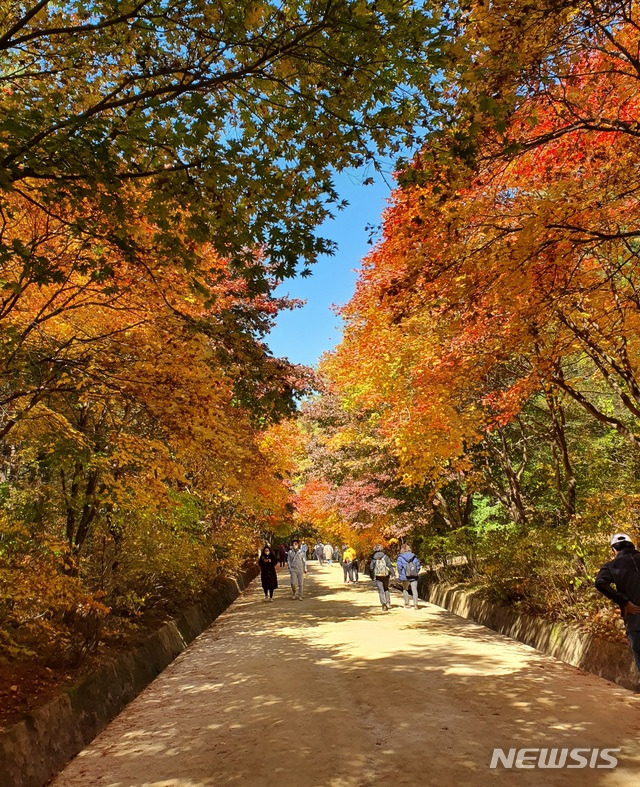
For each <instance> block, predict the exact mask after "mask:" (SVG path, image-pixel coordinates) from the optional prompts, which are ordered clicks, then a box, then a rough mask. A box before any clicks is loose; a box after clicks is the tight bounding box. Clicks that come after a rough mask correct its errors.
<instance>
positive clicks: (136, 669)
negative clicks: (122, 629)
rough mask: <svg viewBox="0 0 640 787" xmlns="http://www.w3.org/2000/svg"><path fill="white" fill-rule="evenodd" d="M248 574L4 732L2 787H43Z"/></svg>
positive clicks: (212, 616)
mask: <svg viewBox="0 0 640 787" xmlns="http://www.w3.org/2000/svg"><path fill="white" fill-rule="evenodd" d="M257 573H258V570H257V567H255V566H252V567H251V568H248V569H247V570H245V571H244V572H243V573H242V574H241V575H240V576H239V577H238V579H237V580H231V579H229V580H226V581H225V582H224V583H223V584H222V585H220V586H219V587H218V588H216V590H215V591H212V592H211V593H210V594H208V595H207V596H206V597H205V598H203V599H202V600H201V601H200V602H198V603H197V604H194V605H193V606H191V607H189V608H188V609H186V610H185V611H184V612H181V613H180V614H179V615H178V616H177V617H176V618H174V619H173V620H170V621H168V622H167V623H165V624H164V625H163V626H161V628H159V629H158V630H157V631H156V632H154V633H153V634H151V635H150V636H149V637H148V638H147V639H146V640H145V641H144V642H143V643H142V644H141V645H138V646H137V647H135V648H132V649H131V650H130V651H127V652H125V653H122V654H121V655H119V656H118V657H117V658H115V659H114V660H113V661H111V662H110V663H108V664H105V665H103V666H102V667H100V668H99V669H97V670H95V671H94V672H91V673H90V674H88V675H86V676H85V677H84V678H83V679H82V680H81V681H79V682H78V683H76V684H75V685H73V686H71V687H69V688H66V689H64V690H62V691H61V692H60V694H59V695H58V696H57V697H56V698H55V699H53V700H51V701H50V702H48V703H47V704H46V705H42V706H40V707H39V708H36V709H35V710H34V711H32V712H31V713H29V714H28V715H27V716H25V717H24V718H23V719H22V720H21V721H20V722H18V723H17V724H15V725H14V726H12V727H9V728H8V729H7V730H4V731H2V732H0V787H42V785H44V784H46V783H47V782H48V781H49V780H50V779H52V778H53V777H54V776H55V775H56V774H57V773H58V772H59V771H60V770H62V768H63V767H64V766H65V764H66V763H67V762H68V761H69V760H70V759H71V758H72V757H75V755H76V754H78V752H80V751H81V750H82V749H83V748H84V747H85V746H86V745H87V744H88V743H89V742H90V741H91V740H93V738H95V736H96V735H97V734H98V733H99V732H100V730H101V729H102V728H103V727H105V726H106V724H107V723H108V722H109V721H111V719H113V718H114V717H115V716H116V715H117V714H118V713H119V712H120V711H121V710H122V709H123V708H124V706H125V705H126V704H127V703H128V702H131V700H132V699H134V697H136V696H137V695H138V694H139V693H140V692H141V691H142V690H143V689H144V688H145V687H146V686H147V685H148V684H149V683H151V681H152V680H153V679H154V678H155V677H156V676H157V675H159V673H161V672H162V670H163V669H165V667H167V666H168V665H169V664H170V663H171V662H172V661H173V660H174V659H175V657H176V656H177V655H178V654H180V653H182V651H183V650H185V648H186V647H187V645H188V644H189V643H190V642H191V641H192V640H194V639H195V638H196V637H197V636H198V635H199V634H201V633H202V632H203V631H204V630H205V629H206V628H208V627H209V626H210V625H211V623H212V622H213V621H214V620H215V619H216V618H217V617H218V616H219V615H220V614H221V613H222V612H224V610H225V609H226V608H227V607H228V606H229V605H230V604H231V603H232V602H233V601H235V599H236V598H237V597H238V596H239V595H240V592H241V591H242V590H244V589H245V588H246V587H247V585H248V584H249V582H251V580H252V579H253V578H254V577H255V576H256V575H257Z"/></svg>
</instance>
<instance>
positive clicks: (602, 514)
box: [324, 3, 640, 618]
mask: <svg viewBox="0 0 640 787" xmlns="http://www.w3.org/2000/svg"><path fill="white" fill-rule="evenodd" d="M465 14H466V12H464V13H461V14H460V15H459V17H458V22H459V23H460V24H461V34H460V37H459V38H458V40H457V44H456V45H457V46H458V47H459V48H461V51H462V53H461V55H460V60H459V62H458V64H457V65H456V67H455V68H453V67H452V70H451V72H450V73H451V76H452V81H451V83H450V85H451V87H450V96H451V101H452V106H453V107H454V108H455V111H456V112H457V116H456V118H455V119H453V120H452V122H451V125H450V126H448V127H442V128H439V129H435V130H434V131H433V133H432V135H431V137H430V139H429V140H428V141H427V144H426V145H425V146H424V147H423V149H422V150H421V151H420V152H419V153H417V154H416V155H415V157H414V158H413V160H412V161H411V162H408V163H407V165H406V167H405V168H404V170H403V171H401V172H400V173H399V175H398V180H399V188H398V189H397V190H396V192H395V194H394V197H393V201H392V204H391V206H390V207H389V209H388V210H387V211H386V213H385V216H384V224H383V235H382V239H381V241H380V242H379V243H378V244H377V246H376V247H375V248H374V250H373V251H372V253H371V254H370V255H369V256H368V257H367V258H366V259H365V260H364V262H363V267H362V271H361V274H360V278H359V282H358V284H357V287H356V293H355V295H354V297H353V298H352V300H351V301H350V302H349V303H348V304H347V305H346V307H344V309H343V316H344V318H345V322H346V327H345V332H344V336H343V340H342V342H341V344H340V345H339V347H338V348H337V350H336V352H335V354H334V355H333V356H332V357H330V358H329V359H328V360H327V362H326V363H325V365H324V370H325V373H326V374H327V375H328V377H329V378H330V380H331V384H332V385H333V386H334V389H335V390H336V391H337V392H338V395H339V396H340V397H341V398H342V400H343V401H344V402H345V403H348V406H349V407H350V408H352V409H353V408H355V410H359V411H360V412H361V413H375V414H376V418H377V428H378V430H379V433H380V436H381V439H382V440H384V441H385V443H386V445H387V446H388V449H389V451H390V454H391V456H392V457H393V459H394V460H395V461H396V462H397V479H396V482H398V481H399V482H401V484H402V490H401V491H402V493H403V494H402V500H403V501H404V505H406V506H409V507H410V505H411V504H412V503H413V502H415V496H414V497H413V499H412V496H411V494H408V492H409V491H410V490H412V489H415V490H424V492H425V494H426V498H427V501H430V505H431V506H432V511H431V514H430V516H426V517H422V523H423V525H422V531H421V532H422V535H421V532H420V528H418V531H416V532H415V533H414V534H413V535H412V540H413V541H414V542H415V541H416V538H417V539H418V540H420V542H421V544H422V547H421V548H422V549H423V555H424V556H425V557H426V556H427V555H428V554H435V552H439V554H440V555H443V554H444V553H445V552H448V553H449V554H452V553H453V554H456V553H457V554H461V553H465V554H468V555H469V556H470V560H471V562H472V563H474V565H475V566H476V568H477V570H478V571H479V572H480V575H479V576H480V577H484V580H483V581H485V582H486V585H487V588H488V592H492V593H494V594H496V595H497V596H498V597H500V598H502V599H504V598H508V599H518V598H527V599H528V600H529V603H530V604H532V605H533V606H536V605H538V608H548V607H549V605H551V606H552V607H553V605H556V606H555V607H554V609H556V610H558V609H560V610H562V609H563V606H562V605H563V604H564V603H565V602H566V601H567V599H570V600H571V603H572V604H574V603H575V604H578V605H580V604H584V605H585V606H584V608H583V609H582V611H581V612H576V611H575V610H576V609H577V608H576V607H571V609H573V610H574V613H573V614H576V615H580V616H583V617H585V618H588V617H589V616H590V615H591V612H592V610H591V608H590V607H589V603H588V600H586V599H587V593H588V591H587V590H586V589H587V588H588V587H589V582H588V573H589V571H590V570H593V567H594V566H595V565H597V561H598V560H600V559H601V558H602V556H603V548H602V544H606V539H605V538H604V535H603V533H607V532H609V531H610V530H612V529H616V530H620V529H622V530H624V529H629V530H630V531H631V532H634V520H635V517H636V516H637V512H638V497H637V493H638V489H637V482H636V479H635V478H634V474H633V470H632V468H633V467H634V466H635V463H636V461H637V448H638V436H639V427H640V424H639V423H638V414H639V411H638V404H639V400H638V390H639V389H638V372H639V371H640V345H639V344H638V327H639V326H638V322H637V320H638V300H637V292H638V281H637V259H638V252H639V246H638V237H639V232H638V228H637V223H638V222H637V219H638V203H637V180H638V164H637V162H638V160H640V156H639V153H640V151H639V150H638V143H637V133H636V128H635V127H636V125H637V117H638V95H639V91H638V77H639V73H638V69H637V62H636V60H635V59H634V53H635V52H636V51H637V41H638V23H637V19H636V16H635V14H634V13H633V12H632V9H631V6H630V5H629V4H628V3H612V4H604V5H602V4H599V5H598V6H596V5H595V4H590V3H571V4H553V8H552V7H551V4H549V5H546V4H542V6H540V7H539V8H536V9H531V8H530V7H529V6H528V5H527V7H526V8H525V5H524V4H509V8H507V5H506V4H500V3H498V4H491V5H490V6H485V5H484V4H471V6H470V7H469V9H468V15H467V16H465ZM525 17H526V19H527V24H526V25H522V26H520V24H519V22H521V21H523V20H524V19H525ZM536 19H538V20H539V21H540V24H539V25H538V24H533V22H534V21H535V20H536ZM603 20H606V24H605V23H604V22H603ZM512 40H517V41H521V42H523V49H522V51H520V50H519V49H518V50H513V49H512V48H510V47H509V46H507V43H506V42H509V41H512ZM465 47H466V49H465ZM487 89H490V90H492V91H494V92H493V93H492V94H488V93H487ZM612 488H615V490H616V491H615V492H613V493H612V492H611V489H612ZM605 499H606V501H607V503H606V506H603V504H602V500H605ZM426 513H427V514H429V512H428V509H427V512H426ZM523 550H528V553H529V554H528V556H527V558H526V569H524V568H523V566H524V562H522V565H521V566H520V568H516V567H515V563H514V555H517V560H518V561H524V558H523V555H522V551H523ZM558 550H560V551H561V552H562V557H561V558H556V557H554V555H555V554H556V553H557V552H558ZM476 558H477V560H476ZM563 561H564V563H563ZM554 572H555V575H554ZM542 576H544V577H545V582H546V581H548V580H549V578H550V577H551V576H553V577H554V579H553V580H552V584H553V587H554V591H553V593H554V594H555V595H554V597H553V599H551V595H553V594H551V593H550V594H549V596H548V597H545V596H544V593H542V592H541V591H540V590H539V586H540V585H543V586H544V584H545V583H544V582H543V583H540V582H539V580H540V578H541V577H542ZM536 583H538V586H536ZM585 610H589V611H588V612H586V613H585Z"/></svg>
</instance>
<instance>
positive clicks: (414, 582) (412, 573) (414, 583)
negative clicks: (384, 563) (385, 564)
mask: <svg viewBox="0 0 640 787" xmlns="http://www.w3.org/2000/svg"><path fill="white" fill-rule="evenodd" d="M396 568H397V569H398V579H399V580H400V581H401V582H402V595H403V596H404V606H405V608H406V609H408V608H409V606H410V604H409V588H411V595H412V596H413V609H418V575H419V574H420V561H419V560H418V558H417V556H416V555H414V554H413V552H412V551H411V547H410V546H409V544H403V546H402V549H401V550H400V554H399V555H398V560H397V561H396Z"/></svg>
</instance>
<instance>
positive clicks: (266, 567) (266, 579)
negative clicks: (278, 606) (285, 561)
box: [258, 544, 278, 601]
mask: <svg viewBox="0 0 640 787" xmlns="http://www.w3.org/2000/svg"><path fill="white" fill-rule="evenodd" d="M277 563H278V558H277V557H276V556H275V554H274V553H273V552H272V551H271V547H270V546H269V544H265V546H264V547H263V548H262V552H261V553H260V557H259V558H258V565H259V566H260V581H261V582H262V589H263V590H264V600H265V601H273V591H274V590H275V589H276V588H277V587H278V573H277V571H276V565H277Z"/></svg>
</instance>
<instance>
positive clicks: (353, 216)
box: [266, 173, 393, 366]
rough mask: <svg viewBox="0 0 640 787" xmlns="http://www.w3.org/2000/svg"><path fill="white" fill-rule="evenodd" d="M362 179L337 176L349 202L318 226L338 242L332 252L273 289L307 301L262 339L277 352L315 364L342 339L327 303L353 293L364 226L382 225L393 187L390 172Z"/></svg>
mask: <svg viewBox="0 0 640 787" xmlns="http://www.w3.org/2000/svg"><path fill="white" fill-rule="evenodd" d="M368 174H369V173H367V175H368ZM364 177H366V175H362V174H361V173H357V174H353V173H342V174H340V175H336V179H335V180H336V188H337V191H338V193H339V194H340V197H341V198H342V199H346V200H347V201H348V202H349V205H348V207H347V208H345V210H342V211H340V212H339V213H337V215H336V217H335V218H334V219H331V220H330V221H327V222H326V223H325V224H324V225H323V226H322V227H321V228H320V230H319V234H320V235H322V236H323V237H327V238H330V239H331V240H333V241H335V242H336V243H337V244H338V249H337V251H336V253H335V255H334V256H333V257H321V258H320V259H319V260H318V262H317V263H316V265H314V266H313V268H312V271H313V275H312V276H309V277H307V278H302V277H300V276H298V277H297V278H295V279H290V280H289V281H286V282H284V283H283V284H282V285H281V287H280V288H279V289H278V291H277V292H278V294H279V295H284V294H288V295H290V296H291V297H293V298H301V299H303V300H306V302H307V303H306V305H305V306H303V307H302V308H300V309H295V310H294V311H291V312H283V313H282V314H280V315H279V317H278V322H277V325H276V327H275V328H274V329H273V331H271V333H270V334H269V335H268V336H267V338H266V341H267V344H268V345H269V347H270V348H271V351H272V352H273V354H274V355H276V356H281V357H285V358H289V360H290V361H293V362H294V363H303V364H306V365H308V366H313V365H315V364H316V362H317V361H318V359H319V358H320V356H321V355H322V353H323V352H324V351H325V350H330V349H331V348H333V347H335V345H336V344H337V343H338V342H339V341H340V323H341V320H340V318H339V317H338V316H337V315H335V314H334V313H333V312H332V310H331V306H332V304H336V305H339V306H341V305H343V304H344V303H346V302H347V301H348V300H349V298H350V297H351V295H352V294H353V290H354V287H355V283H356V279H357V268H358V267H359V265H360V260H361V259H362V258H363V257H364V256H365V255H366V254H367V253H368V252H369V251H370V250H371V246H370V245H369V244H368V243H367V239H368V237H369V233H368V232H367V230H366V227H367V225H368V224H374V225H376V226H377V225H379V224H380V220H381V215H382V211H383V210H384V208H385V206H386V204H387V200H388V198H389V195H390V193H391V192H390V188H389V185H393V184H392V179H391V177H390V176H387V177H386V179H387V181H388V184H389V185H388V184H387V183H385V182H384V180H383V179H382V178H381V177H380V176H377V177H376V178H375V182H374V183H373V185H371V186H363V185H362V180H363V178H364Z"/></svg>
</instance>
